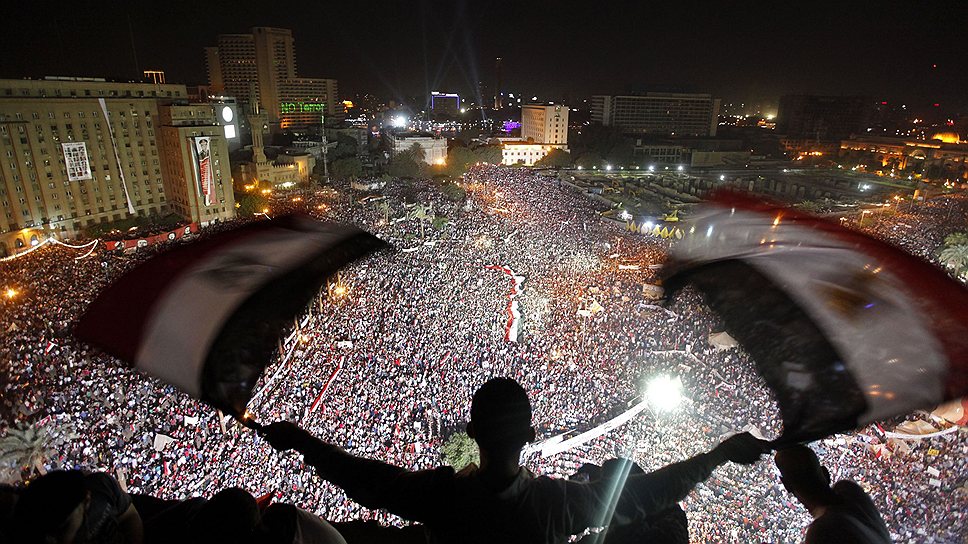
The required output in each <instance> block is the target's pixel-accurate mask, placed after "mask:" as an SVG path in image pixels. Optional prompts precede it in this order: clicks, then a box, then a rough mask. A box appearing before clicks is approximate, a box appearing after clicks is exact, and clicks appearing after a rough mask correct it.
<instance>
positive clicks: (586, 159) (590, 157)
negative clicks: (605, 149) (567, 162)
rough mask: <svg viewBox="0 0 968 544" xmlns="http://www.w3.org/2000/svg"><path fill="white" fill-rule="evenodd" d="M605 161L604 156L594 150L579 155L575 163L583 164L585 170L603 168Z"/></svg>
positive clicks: (577, 164)
mask: <svg viewBox="0 0 968 544" xmlns="http://www.w3.org/2000/svg"><path fill="white" fill-rule="evenodd" d="M603 162H604V161H603V160H602V156H601V155H599V154H598V153H595V152H594V151H592V152H589V153H584V154H582V155H581V156H579V157H578V159H577V160H575V165H576V166H581V167H582V168H584V169H585V170H591V169H592V168H601V167H602V163H603Z"/></svg>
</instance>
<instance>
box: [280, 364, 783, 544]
mask: <svg viewBox="0 0 968 544" xmlns="http://www.w3.org/2000/svg"><path fill="white" fill-rule="evenodd" d="M467 433H468V434H469V435H470V436H471V437H472V438H474V439H475V440H476V441H477V444H478V446H479V447H480V450H481V465H480V466H479V467H477V466H474V465H471V466H468V467H467V468H465V469H464V470H462V471H460V472H456V473H455V472H454V469H453V468H451V467H438V468H435V469H432V470H422V471H417V472H411V471H408V470H405V469H403V468H400V467H396V466H393V465H389V464H386V463H383V462H380V461H374V460H370V459H363V458H359V457H355V456H353V455H350V454H348V453H346V452H345V451H343V450H342V449H340V448H338V447H336V446H334V445H332V444H327V443H325V442H322V441H320V440H318V439H317V438H314V437H313V436H311V435H310V434H309V433H307V432H306V431H304V430H302V429H300V428H299V427H297V426H296V425H294V424H292V423H289V422H279V423H273V424H272V425H269V426H268V427H266V437H267V439H268V440H269V443H270V444H272V446H273V447H274V448H276V449H277V450H290V449H295V450H297V451H299V452H300V453H302V454H303V456H304V458H305V461H306V463H307V464H309V465H312V466H313V467H314V468H315V469H316V472H317V474H318V475H319V476H320V477H321V478H323V479H325V480H328V481H330V482H332V483H334V484H336V485H338V486H340V487H342V488H343V490H345V491H346V494H347V495H348V496H349V497H350V498H352V499H353V500H355V501H356V502H358V503H360V504H361V505H363V506H365V507H367V508H372V509H383V510H386V511H388V512H391V513H393V514H396V515H398V516H400V517H402V518H405V519H408V520H413V521H419V522H422V523H423V524H424V525H425V527H426V531H427V534H428V540H429V541H430V542H435V543H436V542H439V543H450V542H461V543H476V542H489V543H490V542H505V543H517V542H521V543H529V544H531V543H541V542H567V541H568V537H569V536H570V535H573V534H578V533H581V532H582V531H584V530H585V529H586V528H588V527H601V526H604V525H607V524H608V523H609V520H606V519H604V518H605V516H606V512H608V511H610V510H611V508H612V507H614V509H615V515H616V516H621V518H622V519H625V520H640V519H644V518H645V516H647V515H649V514H651V513H654V512H659V511H662V510H665V509H666V508H668V507H670V506H672V505H673V504H675V503H677V502H679V501H680V500H682V499H683V498H684V497H685V496H686V495H687V494H688V493H689V492H690V491H691V490H692V489H693V487H695V485H696V484H697V483H699V482H702V481H703V480H705V479H706V478H708V477H709V475H710V473H712V471H713V469H714V468H716V467H717V466H719V465H721V464H723V463H725V462H726V461H733V462H737V463H743V464H752V463H755V462H756V461H757V460H758V459H759V457H760V454H762V453H763V452H764V451H765V450H766V447H765V442H763V441H760V440H757V439H756V438H753V437H752V436H751V435H750V434H748V433H743V434H739V435H736V436H733V437H731V438H729V439H727V440H725V441H724V442H723V443H721V444H720V445H719V446H717V447H716V448H714V449H713V450H712V451H710V452H708V453H704V454H700V455H697V456H695V457H693V458H691V459H687V460H685V461H681V462H679V463H674V464H671V465H669V466H666V467H664V468H662V469H659V470H657V471H655V472H652V473H650V474H637V475H632V476H629V477H628V478H627V481H624V482H623V481H619V480H617V479H615V478H603V479H600V480H597V481H594V482H577V481H569V480H557V479H552V478H548V477H545V476H535V475H534V474H532V473H531V472H530V471H528V470H527V469H525V468H523V467H521V466H520V464H519V459H520V455H521V449H522V448H523V447H524V445H525V444H526V443H528V442H530V441H532V440H534V438H535V431H534V428H533V427H531V403H530V402H529V400H528V396H527V394H526V393H525V391H524V389H523V388H522V387H521V386H520V385H519V384H518V383H517V382H515V381H514V380H512V379H510V378H494V379H492V380H490V381H488V382H487V383H485V384H484V385H482V386H481V387H480V389H478V390H477V392H476V393H474V399H473V401H472V404H471V422H470V423H469V424H468V426H467ZM620 472H621V471H620ZM622 478H623V479H624V473H622ZM623 484H624V487H623ZM616 498H617V500H616Z"/></svg>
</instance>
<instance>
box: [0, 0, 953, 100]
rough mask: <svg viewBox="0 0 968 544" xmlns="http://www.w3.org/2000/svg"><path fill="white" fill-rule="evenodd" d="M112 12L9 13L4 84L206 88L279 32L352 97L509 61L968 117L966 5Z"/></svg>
mask: <svg viewBox="0 0 968 544" xmlns="http://www.w3.org/2000/svg"><path fill="white" fill-rule="evenodd" d="M105 5H106V4H105V3H103V2H97V1H94V0H78V1H76V2H74V3H73V4H72V9H71V10H70V11H67V10H61V9H59V8H60V7H61V5H60V4H47V3H44V2H36V3H24V4H21V5H18V6H17V8H16V9H8V10H5V11H6V13H5V15H6V19H5V21H4V23H3V29H2V30H3V32H0V59H2V61H0V76H2V77H7V78H11V77H12V78H19V77H42V76H45V75H68V76H91V77H108V78H121V79H132V78H136V77H139V76H140V73H139V72H137V70H136V66H137V68H140V69H141V70H145V69H158V70H164V71H165V72H166V75H167V77H168V81H170V82H178V83H186V84H205V83H207V75H206V72H205V62H204V55H203V47H205V46H208V45H215V43H216V40H217V36H218V34H229V33H242V32H247V31H248V29H249V28H250V27H253V26H275V27H281V28H289V29H292V31H293V35H294V38H295V43H296V61H297V65H298V70H299V73H300V75H302V76H305V77H325V78H336V79H338V80H339V85H340V91H341V94H343V95H345V96H349V95H351V94H353V93H357V92H372V93H373V94H376V95H378V96H382V97H385V98H398V99H399V98H405V97H408V96H415V95H423V94H424V93H427V92H429V91H432V90H442V91H455V92H459V93H461V95H462V96H463V97H465V98H468V99H476V97H475V94H476V89H477V82H478V81H484V82H485V84H487V85H488V86H493V83H494V77H495V74H494V59H495V57H498V56H500V57H502V58H503V59H504V60H503V75H502V79H503V81H504V87H505V89H509V90H512V91H518V92H526V93H528V94H529V95H539V96H542V97H561V98H568V99H571V100H577V99H578V98H581V97H586V96H588V95H591V94H619V93H624V92H630V91H639V90H641V91H647V90H655V89H661V90H673V89H674V90H682V91H688V92H709V93H712V94H714V95H716V96H718V97H722V98H723V99H724V101H727V102H729V101H731V102H743V101H745V102H756V101H765V102H770V103H773V104H775V103H776V101H777V99H778V97H779V96H780V95H782V94H787V93H819V94H864V95H870V96H871V97H873V98H875V99H878V100H889V101H901V102H906V103H910V104H911V105H912V106H914V107H918V106H920V107H924V106H926V105H930V104H932V103H936V102H937V103H941V104H942V106H943V107H944V109H945V110H946V111H949V112H958V111H962V112H964V111H966V110H968V93H966V92H965V89H968V70H966V67H968V53H966V49H965V47H964V37H965V32H966V30H965V29H966V28H968V2H962V1H950V2H949V1H937V2H928V3H917V4H915V3H911V2H894V1H886V2H849V3H847V2H809V3H789V2H784V3H776V2H741V1H739V2H711V1H706V2H697V1H683V2H676V3H665V2H649V1H643V2H614V3H613V2H587V3H581V4H578V5H574V6H573V5H571V4H567V3H544V2H518V1H504V0H499V1H478V2H468V1H464V0H457V1H450V2H438V1H430V0H417V1H414V2H402V1H399V2H390V1H387V2H381V1H372V2H366V3H349V2H348V3H342V4H339V3H331V2H320V3H316V2H307V3H298V4H283V3H277V2H272V3H269V2H227V1H223V0H212V1H208V2H181V1H175V2H158V3H154V4H152V3H146V2H137V1H132V2H129V3H120V2H118V3H111V5H110V6H109V7H105ZM324 8H325V9H324ZM129 21H130V28H131V30H132V31H133V32H129ZM132 34H133V41H134V45H135V47H134V50H133V48H132ZM134 51H136V53H137V61H136V59H135V54H134Z"/></svg>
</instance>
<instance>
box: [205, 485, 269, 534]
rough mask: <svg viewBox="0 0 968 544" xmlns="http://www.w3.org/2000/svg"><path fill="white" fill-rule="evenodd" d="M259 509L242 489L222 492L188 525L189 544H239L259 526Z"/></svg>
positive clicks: (236, 488)
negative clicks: (211, 543)
mask: <svg viewBox="0 0 968 544" xmlns="http://www.w3.org/2000/svg"><path fill="white" fill-rule="evenodd" d="M259 517H260V515H259V505H258V504H257V503H256V501H255V499H254V498H253V497H252V495H250V494H249V492H248V491H245V490H244V489H240V488H238V487H230V488H227V489H223V490H221V491H219V492H218V493H216V494H215V496H213V497H212V498H211V499H209V500H208V502H206V503H205V504H204V505H203V506H202V507H201V508H200V509H199V511H198V513H197V514H196V515H195V517H194V519H193V520H192V521H191V522H190V523H189V533H190V534H191V535H192V536H193V539H192V540H191V541H192V542H199V543H201V542H242V541H244V539H245V538H246V537H247V536H248V535H249V534H250V533H251V531H252V529H253V528H255V526H256V525H258V523H259Z"/></svg>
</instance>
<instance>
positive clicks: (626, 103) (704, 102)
mask: <svg viewBox="0 0 968 544" xmlns="http://www.w3.org/2000/svg"><path fill="white" fill-rule="evenodd" d="M719 104H720V99H718V98H713V96H712V95H710V94H693V93H645V94H641V95H626V96H604V95H597V96H593V97H592V99H591V104H590V109H591V120H592V122H597V123H601V124H603V125H605V126H614V127H616V128H618V129H620V130H621V131H622V132H625V133H628V134H657V135H664V136H715V135H716V125H717V124H718V120H719Z"/></svg>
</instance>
